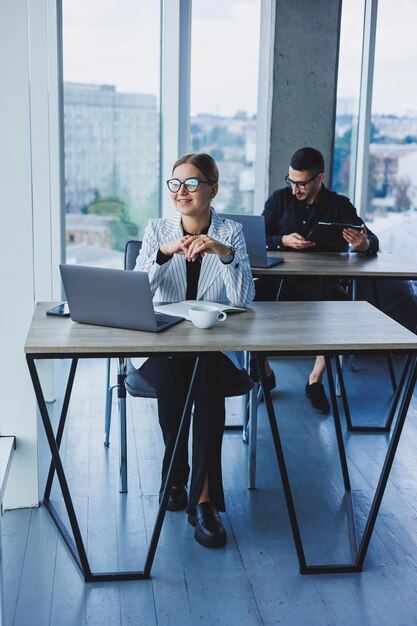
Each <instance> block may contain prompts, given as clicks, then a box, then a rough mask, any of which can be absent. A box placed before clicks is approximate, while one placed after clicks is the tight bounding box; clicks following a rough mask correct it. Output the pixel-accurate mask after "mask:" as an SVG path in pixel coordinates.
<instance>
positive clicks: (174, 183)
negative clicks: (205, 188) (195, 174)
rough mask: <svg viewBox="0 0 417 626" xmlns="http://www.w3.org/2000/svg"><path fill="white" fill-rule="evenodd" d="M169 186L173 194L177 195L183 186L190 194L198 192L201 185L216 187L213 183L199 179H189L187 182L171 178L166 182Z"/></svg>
mask: <svg viewBox="0 0 417 626" xmlns="http://www.w3.org/2000/svg"><path fill="white" fill-rule="evenodd" d="M166 182H167V185H168V189H169V190H170V192H171V193H177V192H178V191H179V190H180V189H181V185H184V188H185V189H186V190H187V191H188V192H189V193H194V191H197V189H198V188H199V186H200V185H201V184H203V185H214V183H212V182H211V181H207V180H200V179H199V178H187V180H183V181H181V180H179V179H178V178H170V179H169V180H167V181H166Z"/></svg>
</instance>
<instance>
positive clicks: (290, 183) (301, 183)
mask: <svg viewBox="0 0 417 626" xmlns="http://www.w3.org/2000/svg"><path fill="white" fill-rule="evenodd" d="M319 174H320V172H319ZM319 174H316V175H315V176H312V177H311V178H310V179H309V180H305V181H298V180H291V178H290V177H289V176H288V174H287V176H286V177H285V182H286V183H287V185H288V186H289V187H298V189H305V188H306V187H307V185H308V184H309V183H311V181H312V180H314V179H315V178H317V176H318V175H319Z"/></svg>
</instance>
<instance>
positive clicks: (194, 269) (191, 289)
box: [156, 226, 209, 300]
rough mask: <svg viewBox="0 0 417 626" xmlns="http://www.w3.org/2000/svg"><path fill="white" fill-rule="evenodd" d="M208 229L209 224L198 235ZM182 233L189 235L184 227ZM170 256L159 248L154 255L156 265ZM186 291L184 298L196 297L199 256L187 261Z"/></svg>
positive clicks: (170, 256)
mask: <svg viewBox="0 0 417 626" xmlns="http://www.w3.org/2000/svg"><path fill="white" fill-rule="evenodd" d="M208 231H209V226H207V228H204V230H202V231H201V233H199V234H200V235H207V233H208ZM182 232H183V233H184V235H190V234H191V233H187V231H186V230H184V228H183V229H182ZM171 258H172V255H166V254H164V253H163V252H161V251H160V250H158V253H157V255H156V262H157V263H158V265H163V264H164V263H166V262H167V261H169V260H170V259H171ZM186 267H187V292H186V294H185V299H186V300H196V299H197V289H198V281H199V278H200V270H201V257H198V258H197V259H196V260H195V261H188V262H187V265H186Z"/></svg>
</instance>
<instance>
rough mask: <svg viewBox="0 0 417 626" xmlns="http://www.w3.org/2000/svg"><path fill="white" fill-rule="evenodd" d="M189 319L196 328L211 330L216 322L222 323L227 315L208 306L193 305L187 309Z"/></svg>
mask: <svg viewBox="0 0 417 626" xmlns="http://www.w3.org/2000/svg"><path fill="white" fill-rule="evenodd" d="M188 312H189V315H190V319H191V321H192V323H193V324H194V326H197V328H211V327H212V326H214V324H215V323H216V322H223V321H224V320H225V319H226V317H227V315H226V313H225V312H224V311H219V309H217V308H216V307H215V306H211V305H210V304H194V305H193V306H190V308H189V309H188Z"/></svg>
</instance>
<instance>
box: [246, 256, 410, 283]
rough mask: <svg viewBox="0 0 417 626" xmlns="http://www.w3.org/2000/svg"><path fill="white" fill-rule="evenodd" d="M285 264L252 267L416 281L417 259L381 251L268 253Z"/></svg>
mask: <svg viewBox="0 0 417 626" xmlns="http://www.w3.org/2000/svg"><path fill="white" fill-rule="evenodd" d="M268 256H271V257H282V258H283V259H284V263H282V264H281V265H276V266H274V267H270V268H252V272H253V275H254V276H341V277H349V278H404V279H408V280H417V256H416V258H414V259H411V258H404V257H399V256H398V255H396V254H388V253H385V254H384V253H383V252H380V253H378V254H377V255H376V256H373V257H368V256H366V255H364V254H358V253H355V252H350V253H349V252H343V253H337V252H306V251H302V252H300V251H291V252H288V251H287V252H268Z"/></svg>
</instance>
